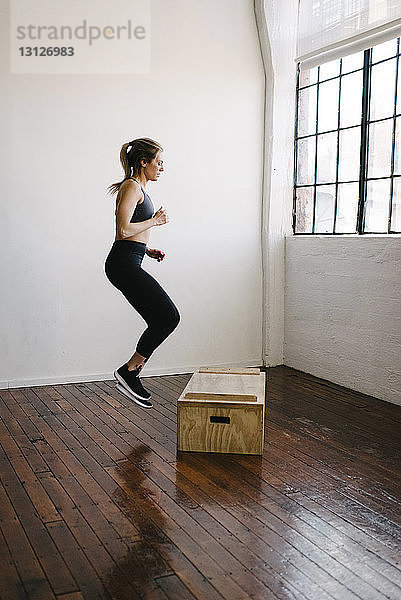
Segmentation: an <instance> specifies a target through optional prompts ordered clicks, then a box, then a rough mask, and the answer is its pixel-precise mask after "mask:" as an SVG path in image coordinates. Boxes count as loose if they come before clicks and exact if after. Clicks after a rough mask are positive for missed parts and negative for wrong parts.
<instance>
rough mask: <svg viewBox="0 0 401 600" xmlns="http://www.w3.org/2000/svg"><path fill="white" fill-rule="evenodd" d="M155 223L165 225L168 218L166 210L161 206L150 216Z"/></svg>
mask: <svg viewBox="0 0 401 600" xmlns="http://www.w3.org/2000/svg"><path fill="white" fill-rule="evenodd" d="M152 219H153V221H154V224H155V225H165V224H166V223H168V222H169V218H168V216H167V213H166V211H165V210H164V208H163V207H162V206H161V207H160V208H159V210H158V211H157V212H155V214H154V215H153V217H152Z"/></svg>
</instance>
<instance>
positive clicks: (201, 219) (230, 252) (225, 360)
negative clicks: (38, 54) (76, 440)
mask: <svg viewBox="0 0 401 600" xmlns="http://www.w3.org/2000/svg"><path fill="white" fill-rule="evenodd" d="M101 6H102V4H101V3H99V10H101ZM0 12H1V15H2V16H3V18H2V20H1V36H0V39H1V42H0V43H1V46H2V47H1V50H2V52H1V57H2V58H1V84H2V88H3V90H5V92H3V94H2V96H1V100H0V109H1V110H0V115H1V116H0V119H1V128H2V138H1V141H0V157H1V164H2V176H1V178H0V192H1V197H2V199H3V211H4V215H3V220H2V223H3V229H2V236H1V241H0V244H1V254H2V257H3V259H4V258H5V260H3V265H2V273H1V277H2V283H3V304H2V314H1V325H2V329H3V331H2V341H3V348H4V349H5V351H4V353H3V355H2V360H1V373H0V385H1V386H3V387H4V386H8V385H9V386H19V385H31V384H35V383H37V384H40V383H47V382H48V383H50V382H66V381H79V380H90V379H102V378H104V377H109V376H111V373H112V371H113V370H114V369H115V368H116V367H117V366H119V365H120V364H121V363H122V362H124V361H125V360H126V359H127V358H128V357H129V356H130V355H131V353H132V352H133V351H134V349H135V343H136V340H137V339H138V337H139V335H140V334H141V332H142V331H143V329H144V327H145V323H144V321H143V320H142V319H141V318H140V317H139V316H138V315H137V314H136V313H135V311H134V310H133V309H132V307H130V305H129V304H128V303H127V301H126V300H125V298H124V297H123V296H122V295H121V294H120V293H119V292H118V291H117V290H115V289H114V288H113V287H112V286H111V284H110V283H109V282H108V280H107V279H106V277H105V275H104V272H103V263H104V260H105V258H106V255H107V252H108V250H109V248H110V246H111V244H112V241H113V239H114V205H113V202H114V200H113V199H111V198H110V197H108V196H106V193H105V189H106V186H107V185H109V184H110V183H111V182H114V181H116V180H119V179H120V178H121V173H122V171H121V169H120V165H119V160H118V154H119V150H120V147H121V144H122V143H123V142H125V141H128V140H130V139H132V138H134V137H139V136H149V137H154V138H155V139H157V140H159V141H160V142H161V143H162V145H163V146H164V147H165V163H166V171H165V174H164V175H163V177H162V178H161V180H159V182H158V183H157V185H153V186H152V187H151V188H149V191H150V194H151V196H152V198H153V201H154V204H155V207H156V209H157V208H158V207H159V206H160V205H163V206H164V207H165V208H166V209H167V211H168V213H169V216H170V219H171V222H170V223H169V224H168V225H167V226H165V227H159V228H156V229H155V230H153V232H152V235H151V240H150V245H152V246H153V247H156V248H158V247H159V248H163V249H164V250H165V252H166V255H167V256H166V259H165V261H163V262H162V263H157V262H155V261H151V259H149V258H148V257H145V260H144V267H145V268H146V269H147V270H148V271H149V272H151V273H152V274H153V275H154V276H156V278H157V279H158V280H159V281H160V283H161V285H163V286H164V287H165V289H166V290H167V292H168V293H169V294H170V295H171V297H172V299H173V300H174V301H175V303H176V304H177V306H178V308H179V310H180V312H181V317H182V320H181V323H180V325H179V327H178V328H177V329H176V331H175V332H174V333H173V334H172V335H171V336H170V338H169V339H168V340H167V341H166V342H165V343H164V344H163V345H162V346H161V347H160V348H159V349H158V350H156V352H155V354H154V355H153V356H152V359H151V361H150V362H149V363H148V365H147V366H146V369H145V370H144V375H151V374H160V373H169V372H185V371H191V370H193V369H195V368H197V367H198V366H199V365H202V364H210V365H223V364H227V365H253V364H260V362H261V345H262V340H261V325H262V315H261V309H262V307H261V292H262V285H261V249H260V218H261V189H260V181H261V176H262V135H263V132H262V120H263V71H262V64H261V58H260V51H259V46H258V42H257V35H256V26H255V18H254V10H253V2H252V0H219V2H215V1H214V0H185V1H184V0H167V1H166V0H153V2H152V71H151V73H150V74H149V75H86V76H85V75H11V74H10V70H9V50H8V43H9V32H8V29H7V27H8V26H7V23H8V2H7V1H6V0H1V1H0ZM99 17H100V14H99Z"/></svg>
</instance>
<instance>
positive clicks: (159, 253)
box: [146, 248, 166, 262]
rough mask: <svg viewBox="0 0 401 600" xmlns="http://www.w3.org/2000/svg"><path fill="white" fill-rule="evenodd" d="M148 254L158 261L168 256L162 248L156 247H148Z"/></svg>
mask: <svg viewBox="0 0 401 600" xmlns="http://www.w3.org/2000/svg"><path fill="white" fill-rule="evenodd" d="M146 254H147V255H148V256H149V257H150V258H155V259H156V260H157V262H160V261H162V260H163V259H164V257H165V256H166V254H165V253H164V252H163V251H162V250H156V248H146Z"/></svg>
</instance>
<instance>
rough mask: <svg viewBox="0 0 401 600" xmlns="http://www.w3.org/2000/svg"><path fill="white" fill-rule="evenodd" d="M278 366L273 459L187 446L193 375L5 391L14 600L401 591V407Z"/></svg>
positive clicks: (375, 599)
mask: <svg viewBox="0 0 401 600" xmlns="http://www.w3.org/2000/svg"><path fill="white" fill-rule="evenodd" d="M262 370H263V369H262ZM264 370H266V369H264ZM267 373H268V377H267V381H268V387H267V392H268V393H267V415H266V442H265V448H264V454H263V456H262V457H258V456H246V455H221V454H207V453H185V452H184V453H183V452H177V449H176V421H177V417H176V409H177V399H178V397H179V396H180V394H181V392H182V390H183V389H184V388H185V386H186V385H187V383H188V381H189V379H190V378H191V375H192V374H191V373H185V374H179V375H164V376H160V377H153V376H152V377H146V376H145V377H144V376H142V377H141V379H142V381H143V384H144V386H145V388H146V389H148V390H149V391H150V392H151V393H152V401H153V403H154V408H153V409H152V410H151V411H145V410H143V409H141V408H140V407H139V406H137V405H136V404H135V403H133V402H131V401H130V400H129V399H128V398H126V397H125V396H123V395H121V394H120V393H119V392H118V391H117V390H116V388H115V381H114V380H107V381H103V382H89V383H77V384H67V385H54V386H37V387H32V388H18V389H11V390H0V474H1V478H2V484H1V485H0V560H1V561H2V567H3V569H0V598H3V596H4V593H2V592H3V587H5V588H6V590H7V592H6V594H7V595H6V597H5V600H14V598H15V599H17V598H18V600H19V599H21V600H31V598H35V599H38V600H48V599H49V600H50V599H52V600H55V599H56V598H57V599H59V600H137V599H138V600H168V599H174V600H193V599H196V600H204V599H205V598H208V600H247V599H248V598H249V599H251V598H252V599H255V600H262V598H263V600H265V598H266V600H267V599H268V600H399V598H400V597H401V570H400V560H399V556H400V550H401V548H400V546H401V511H400V505H401V477H400V475H401V464H400V460H399V459H400V456H401V450H400V448H399V440H400V439H401V436H400V428H399V423H400V421H401V407H398V406H394V405H389V404H387V403H383V402H381V401H379V400H377V399H375V398H370V397H369V396H366V395H364V394H359V393H356V392H353V391H352V390H347V389H346V388H343V387H341V386H337V385H336V384H333V383H331V382H326V381H324V380H321V379H318V378H315V377H313V376H311V375H307V374H303V373H300V372H298V371H296V370H294V369H289V368H286V367H275V368H271V369H268V370H267ZM1 544H3V545H2V547H1Z"/></svg>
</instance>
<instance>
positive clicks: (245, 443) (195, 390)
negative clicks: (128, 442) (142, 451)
mask: <svg viewBox="0 0 401 600" xmlns="http://www.w3.org/2000/svg"><path fill="white" fill-rule="evenodd" d="M265 386H266V373H264V372H262V373H261V372H260V369H242V368H240V369H218V368H213V367H201V368H199V369H198V371H196V372H195V373H194V374H193V375H192V377H191V379H190V380H189V381H188V384H187V386H186V387H185V389H184V391H183V392H182V394H181V396H180V397H179V399H178V402H177V448H178V450H184V451H190V452H222V453H234V454H262V453H263V443H264V432H265V427H264V425H265Z"/></svg>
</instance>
